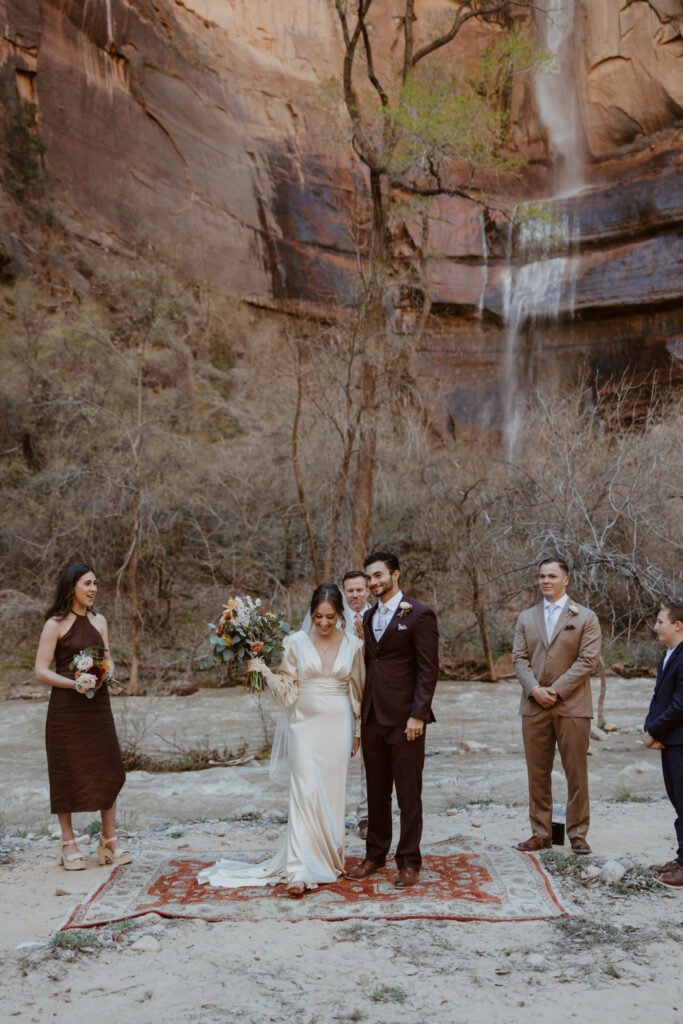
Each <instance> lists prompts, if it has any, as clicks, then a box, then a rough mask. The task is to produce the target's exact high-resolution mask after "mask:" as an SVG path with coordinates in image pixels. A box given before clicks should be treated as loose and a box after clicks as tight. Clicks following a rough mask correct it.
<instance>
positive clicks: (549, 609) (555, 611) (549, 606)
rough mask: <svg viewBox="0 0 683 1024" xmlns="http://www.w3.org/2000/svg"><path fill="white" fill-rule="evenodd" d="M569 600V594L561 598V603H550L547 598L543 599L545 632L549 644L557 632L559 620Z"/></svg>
mask: <svg viewBox="0 0 683 1024" xmlns="http://www.w3.org/2000/svg"><path fill="white" fill-rule="evenodd" d="M568 600H569V594H564V596H563V597H561V598H560V599H559V601H549V600H548V599H547V597H544V598H543V615H544V617H545V631H546V635H547V637H548V643H550V641H551V640H552V638H553V633H554V632H555V626H556V625H557V620H558V619H559V617H560V615H561V614H562V611H563V609H564V606H565V605H566V603H567V601H568ZM551 614H552V616H553V618H552V620H551V619H550V615H551Z"/></svg>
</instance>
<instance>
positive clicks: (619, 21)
mask: <svg viewBox="0 0 683 1024" xmlns="http://www.w3.org/2000/svg"><path fill="white" fill-rule="evenodd" d="M579 2H580V11H581V33H580V43H581V52H580V54H579V60H578V61H577V66H578V72H579V85H580V91H581V101H582V107H583V115H584V124H585V129H586V137H587V141H588V147H589V150H590V152H591V154H593V156H597V157H599V156H603V155H604V154H605V153H608V152H609V151H611V150H614V149H616V148H617V147H619V146H623V145H625V144H627V143H630V142H632V141H633V140H634V139H636V138H638V136H643V135H645V136H647V135H652V134H653V133H654V132H659V131H662V130H665V129H668V128H671V127H672V126H674V125H675V124H676V123H680V122H681V119H682V118H683V5H682V4H681V3H680V0H636V2H631V3H627V2H626V0H579Z"/></svg>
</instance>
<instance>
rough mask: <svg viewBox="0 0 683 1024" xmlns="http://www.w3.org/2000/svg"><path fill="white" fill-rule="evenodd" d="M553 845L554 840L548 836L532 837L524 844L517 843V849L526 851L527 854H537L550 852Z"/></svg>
mask: <svg viewBox="0 0 683 1024" xmlns="http://www.w3.org/2000/svg"><path fill="white" fill-rule="evenodd" d="M552 845H553V843H552V839H549V838H548V837H547V836H532V837H531V839H525V840H524V842H523V843H517V849H518V850H524V852H525V853H535V852H536V850H549V849H550V848H551V846H552Z"/></svg>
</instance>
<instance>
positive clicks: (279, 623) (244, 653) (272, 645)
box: [209, 595, 290, 693]
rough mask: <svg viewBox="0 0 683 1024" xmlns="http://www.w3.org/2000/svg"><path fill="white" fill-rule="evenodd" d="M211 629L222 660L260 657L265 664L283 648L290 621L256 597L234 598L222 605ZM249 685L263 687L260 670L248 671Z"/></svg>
mask: <svg viewBox="0 0 683 1024" xmlns="http://www.w3.org/2000/svg"><path fill="white" fill-rule="evenodd" d="M209 628H210V629H211V630H212V634H211V647H212V650H213V655H214V657H215V658H217V659H218V660H219V661H224V662H227V661H240V662H245V661H250V660H251V659H252V658H255V657H257V656H260V657H262V658H263V660H264V661H265V663H266V665H270V663H271V660H272V659H273V658H274V657H277V656H278V655H279V654H281V653H282V651H284V644H283V640H284V638H285V636H286V635H287V634H288V633H289V631H290V626H289V623H288V622H285V620H284V619H282V618H280V616H279V615H276V614H275V612H267V611H266V610H265V608H262V607H261V602H260V600H259V599H258V598H257V599H256V600H253V599H252V598H251V597H249V596H248V595H247V596H245V597H231V598H230V600H229V601H228V603H227V604H224V605H223V610H222V612H221V617H220V619H219V620H218V625H216V626H214V624H213V623H210V624H209ZM247 686H248V687H249V689H250V690H251V691H252V693H253V692H256V693H258V692H260V691H261V690H262V689H263V676H262V675H261V673H260V672H249V674H248V676H247Z"/></svg>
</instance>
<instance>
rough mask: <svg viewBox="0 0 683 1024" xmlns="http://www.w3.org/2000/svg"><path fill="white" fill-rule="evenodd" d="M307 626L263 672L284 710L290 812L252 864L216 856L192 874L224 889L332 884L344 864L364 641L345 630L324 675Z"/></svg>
mask: <svg viewBox="0 0 683 1024" xmlns="http://www.w3.org/2000/svg"><path fill="white" fill-rule="evenodd" d="M322 671H323V668H322V662H321V660H320V656H319V654H318V652H317V650H316V649H315V646H314V644H313V641H312V639H311V637H310V636H309V635H308V633H307V632H305V631H303V630H299V631H298V632H297V633H293V634H292V635H291V637H289V638H288V640H287V646H286V650H285V654H284V657H283V659H282V663H281V665H280V667H279V669H278V670H277V672H272V671H271V670H270V669H268V668H265V669H264V670H263V675H264V678H265V681H266V684H267V686H268V689H269V691H270V693H271V695H272V696H273V698H274V699H275V700H276V701H277V702H278V703H279V704H281V705H282V706H284V707H285V708H286V709H287V717H288V722H287V743H288V750H289V767H290V781H289V817H288V822H287V834H286V836H285V838H284V840H283V842H282V844H281V846H280V848H279V849H278V851H277V852H276V854H275V855H274V856H273V857H271V858H269V859H268V860H265V861H262V862H261V863H259V864H253V863H249V862H244V861H231V860H220V861H218V862H217V863H216V864H213V865H212V866H211V867H210V868H205V869H204V870H203V871H201V872H200V873H199V875H198V880H199V881H200V882H202V883H204V882H207V883H209V884H210V885H213V886H217V887H223V888H238V887H241V886H256V885H275V884H277V883H278V882H283V881H286V882H287V883H288V884H291V883H293V882H304V883H305V884H306V886H307V887H309V888H310V887H314V886H315V885H316V884H317V883H324V882H334V881H336V879H337V878H338V877H339V876H340V875H341V874H342V873H343V870H344V836H345V810H346V807H345V802H346V796H345V795H346V775H347V771H348V765H349V758H350V755H351V747H352V743H353V737H354V735H356V736H358V735H360V704H361V698H362V695H363V686H364V682H365V666H364V662H363V644H362V641H361V640H359V639H358V638H357V637H353V636H350V635H349V634H345V635H344V637H343V639H342V643H341V646H340V648H339V651H338V653H337V657H336V660H335V662H334V665H333V666H332V671H331V673H330V675H329V676H324V675H323V674H322Z"/></svg>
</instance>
